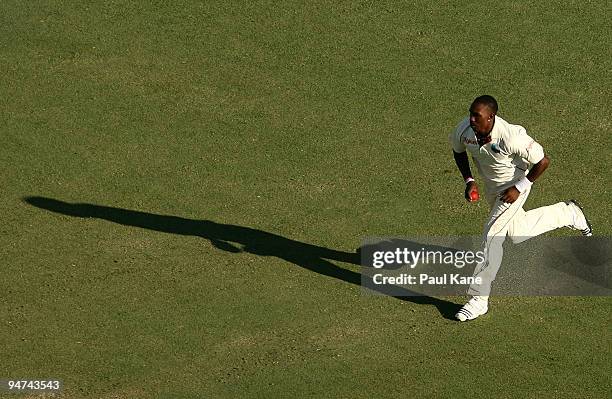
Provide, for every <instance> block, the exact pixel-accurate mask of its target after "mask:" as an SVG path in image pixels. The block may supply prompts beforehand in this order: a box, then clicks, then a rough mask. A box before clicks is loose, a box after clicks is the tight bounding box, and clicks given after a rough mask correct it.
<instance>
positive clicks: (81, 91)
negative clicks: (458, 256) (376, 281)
mask: <svg viewBox="0 0 612 399" xmlns="http://www.w3.org/2000/svg"><path fill="white" fill-rule="evenodd" d="M610 15H611V6H610V3H609V2H605V1H603V2H591V1H584V0H582V1H577V0H570V1H562V0H557V1H552V0H545V1H542V2H537V3H534V2H529V1H518V0H517V1H508V2H497V3H496V4H494V5H492V4H490V3H488V2H484V1H475V0H474V1H467V2H451V1H440V2H435V1H434V2H432V1H421V0H419V1H414V2H390V1H360V2H357V1H335V2H332V1H329V2H326V1H318V0H317V1H309V2H298V1H284V2H270V1H251V2H246V1H245V2H229V3H228V2H197V1H181V2H165V1H148V2H130V1H108V2H78V1H61V0H57V1H28V2H22V1H16V0H4V1H2V2H1V3H0V18H2V23H1V24H0V33H1V34H0V60H1V64H2V78H0V93H1V95H2V100H1V101H0V114H1V118H0V121H1V123H2V127H1V130H2V135H3V138H4V140H3V151H2V157H1V161H0V162H1V164H0V166H1V167H2V171H3V173H2V181H1V182H2V191H3V198H4V200H3V201H2V202H1V203H0V214H1V215H2V219H3V220H2V226H1V229H0V232H1V236H0V237H1V241H0V259H2V278H1V279H0V297H1V301H0V326H1V328H0V379H2V378H14V379H17V378H38V379H40V378H59V379H61V380H63V382H64V389H63V393H62V395H61V397H65V398H200V397H201V398H252V397H259V398H276V397H291V398H293V397H296V398H302V397H311V398H351V399H352V398H397V397H409V398H438V397H440V398H477V397H491V398H493V397H494V398H602V397H608V396H607V395H609V393H610V391H611V390H612V382H611V378H610V375H611V374H612V367H611V360H610V354H611V353H610V352H611V347H612V336H611V333H610V331H611V329H610V326H611V321H612V318H611V312H610V310H611V305H612V301H611V300H610V298H595V297H531V298H513V297H512V298H508V297H503V298H501V297H500V298H493V299H492V303H491V311H490V313H489V314H488V315H486V316H484V317H483V318H482V319H479V320H476V321H474V322H472V323H466V324H463V323H461V324H460V323H458V322H455V321H453V320H452V312H453V309H455V307H456V304H462V303H463V301H464V298H437V299H433V298H429V299H428V298H412V299H410V298H407V299H406V300H399V299H397V298H392V297H388V296H367V295H363V294H362V293H361V289H360V287H359V266H358V265H355V264H354V263H352V262H350V259H351V254H352V253H353V252H354V250H355V248H357V247H359V245H360V244H361V240H362V239H363V238H365V237H369V236H418V235H423V236H426V235H429V236H450V235H455V236H459V235H478V234H479V233H480V231H481V228H482V223H483V222H484V220H485V217H486V214H487V207H486V205H485V204H484V203H482V202H480V203H478V204H474V205H470V204H467V203H466V202H465V201H464V200H463V199H462V190H463V185H462V182H461V178H460V177H459V174H458V172H457V170H456V168H455V166H454V162H453V159H452V153H451V150H450V147H449V145H448V142H447V136H448V133H449V131H450V130H451V129H452V128H453V127H454V126H455V125H456V124H457V122H458V121H459V120H460V119H461V118H462V117H463V116H464V115H466V112H467V108H468V107H469V104H470V102H471V100H472V99H473V98H474V97H475V96H477V95H480V94H483V93H487V94H492V95H494V96H495V97H496V98H497V99H498V101H499V103H500V115H501V116H502V117H504V118H505V119H506V120H508V121H510V122H513V123H518V124H521V125H523V126H525V127H526V128H527V130H528V131H529V132H530V134H532V135H533V136H534V137H535V138H536V139H537V140H538V141H539V142H541V143H542V144H543V145H544V147H545V149H546V151H547V153H548V154H549V156H550V158H551V160H552V162H551V166H550V168H549V170H548V171H547V172H546V173H545V175H544V176H543V177H542V178H541V179H540V180H539V181H538V182H537V184H536V185H535V186H534V190H533V193H532V195H531V197H530V200H529V202H528V204H527V206H528V207H530V208H532V207H536V206H541V205H545V204H551V203H554V202H558V201H560V200H565V199H568V198H578V199H580V200H581V202H582V203H583V205H584V206H585V208H587V209H588V211H589V216H590V218H591V219H592V222H593V224H594V227H595V232H596V234H598V235H603V236H610V235H611V233H612V228H611V227H610V221H611V220H612V212H611V209H610V194H611V193H610V188H611V184H610V183H611V181H610V169H611V168H612V162H611V157H610V150H609V149H610V147H611V146H612V139H611V130H612V129H611V125H610V120H611V119H612V115H611V112H610V106H611V102H610V99H611V98H612V79H611V71H612V62H611V59H612V50H611V49H612V48H611V47H610V37H611V34H612V30H611V28H610V25H609V20H610ZM606 21H608V22H606ZM27 197H37V198H34V199H32V198H31V199H29V200H28V201H29V202H27V201H26V200H25V199H26V198H27ZM74 204H86V205H78V206H77V205H74ZM37 205H38V206H37ZM82 216H89V217H82ZM552 234H557V235H571V234H574V233H572V232H570V231H569V230H567V231H557V232H554V233H552ZM520 266H521V265H508V264H506V265H504V266H502V267H520ZM1 395H7V397H22V396H15V395H13V394H8V393H6V392H4V393H2V392H0V396H1ZM23 397H29V396H27V395H25V396H23Z"/></svg>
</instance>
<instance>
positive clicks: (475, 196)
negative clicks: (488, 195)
mask: <svg viewBox="0 0 612 399" xmlns="http://www.w3.org/2000/svg"><path fill="white" fill-rule="evenodd" d="M478 198H480V195H478V191H471V192H470V201H478Z"/></svg>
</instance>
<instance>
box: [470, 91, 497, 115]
mask: <svg viewBox="0 0 612 399" xmlns="http://www.w3.org/2000/svg"><path fill="white" fill-rule="evenodd" d="M476 104H484V105H486V106H487V107H489V109H490V110H491V111H493V113H494V114H497V100H495V99H494V98H493V97H492V96H489V95H486V94H485V95H484V96H479V97H476V99H475V100H474V102H472V105H476Z"/></svg>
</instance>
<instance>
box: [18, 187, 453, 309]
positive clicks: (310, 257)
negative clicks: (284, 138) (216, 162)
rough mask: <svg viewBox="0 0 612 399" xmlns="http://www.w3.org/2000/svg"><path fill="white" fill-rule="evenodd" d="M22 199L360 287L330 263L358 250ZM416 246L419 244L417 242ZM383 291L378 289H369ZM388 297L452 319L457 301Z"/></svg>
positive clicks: (353, 259)
mask: <svg viewBox="0 0 612 399" xmlns="http://www.w3.org/2000/svg"><path fill="white" fill-rule="evenodd" d="M23 200H24V201H25V202H26V203H28V204H30V205H32V206H35V207H37V208H41V209H45V210H48V211H52V212H55V213H60V214H64V215H69V216H75V217H82V218H97V219H104V220H108V221H110V222H114V223H118V224H121V225H124V226H135V227H140V228H143V229H149V230H154V231H160V232H164V233H170V234H179V235H186V236H197V237H202V238H205V239H207V240H209V241H210V243H211V244H212V245H213V246H214V247H215V248H217V249H220V250H223V251H227V252H232V253H238V252H247V253H251V254H255V255H259V256H274V257H277V258H280V259H283V260H286V261H287V262H291V263H293V264H295V265H297V266H300V267H303V268H305V269H307V270H310V271H313V272H315V273H319V274H322V275H324V276H328V277H333V278H337V279H339V280H342V281H346V282H348V283H351V284H355V285H361V274H360V273H357V272H354V271H352V270H348V269H344V268H341V267H339V266H336V265H335V264H334V263H332V262H330V261H340V262H345V263H351V264H355V265H359V264H360V255H359V253H358V252H344V251H338V250H334V249H329V248H325V247H321V246H318V245H313V244H307V243H303V242H300V241H296V240H291V239H289V238H285V237H282V236H279V235H277V234H273V233H268V232H266V231H262V230H258V229H253V228H250V227H243V226H236V225H232V224H223V223H216V222H213V221H210V220H194V219H185V218H181V217H178V216H169V215H157V214H154V213H148V212H141V211H134V210H128V209H122V208H114V207H109V206H103V205H94V204H86V203H68V202H64V201H60V200H56V199H52V198H45V197H26V198H24V199H23ZM415 245H417V246H418V245H420V244H416V243H415ZM369 288H370V289H373V290H378V291H380V292H381V293H383V294H386V293H385V292H384V291H383V290H381V289H378V288H377V287H369ZM396 288H397V289H399V290H400V291H399V292H398V291H397V290H394V294H393V295H391V296H393V297H395V298H397V299H400V300H403V301H408V302H412V303H416V304H420V305H433V306H435V307H436V308H437V309H438V311H439V312H440V314H441V315H442V316H443V317H445V318H447V319H454V314H455V313H456V312H457V310H458V309H459V305H457V304H455V303H453V302H449V301H446V300H443V299H438V298H435V297H430V296H422V295H419V294H417V293H415V292H411V291H409V290H407V289H403V288H401V287H396Z"/></svg>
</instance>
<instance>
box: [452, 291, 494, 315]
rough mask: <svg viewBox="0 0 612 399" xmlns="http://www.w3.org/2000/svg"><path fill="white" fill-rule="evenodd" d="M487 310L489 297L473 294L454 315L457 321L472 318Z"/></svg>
mask: <svg viewBox="0 0 612 399" xmlns="http://www.w3.org/2000/svg"><path fill="white" fill-rule="evenodd" d="M488 310H489V297H486V296H473V297H472V299H470V300H469V301H468V302H467V303H466V304H465V305H463V307H462V308H461V309H459V311H458V312H457V314H456V315H455V317H456V318H457V320H459V321H467V320H474V319H475V318H477V317H478V316H482V315H483V314H485V313H487V312H488Z"/></svg>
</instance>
